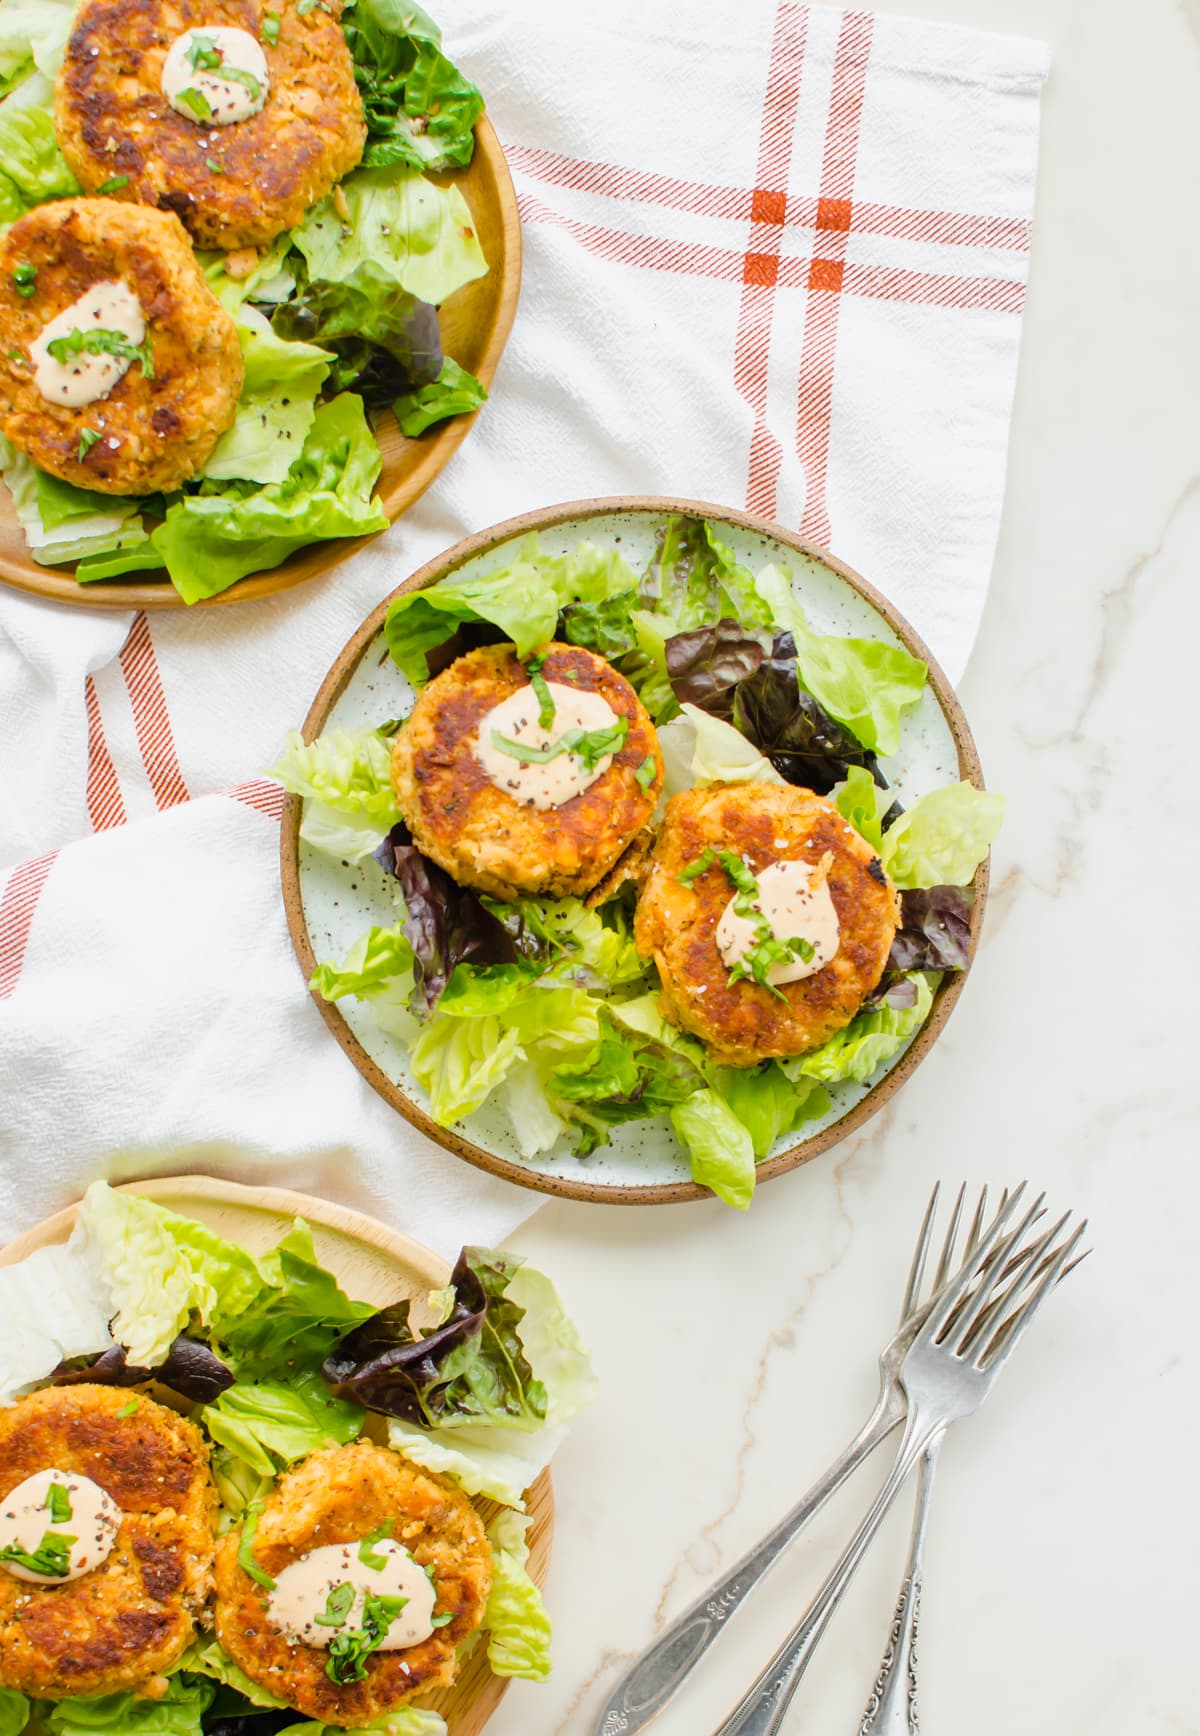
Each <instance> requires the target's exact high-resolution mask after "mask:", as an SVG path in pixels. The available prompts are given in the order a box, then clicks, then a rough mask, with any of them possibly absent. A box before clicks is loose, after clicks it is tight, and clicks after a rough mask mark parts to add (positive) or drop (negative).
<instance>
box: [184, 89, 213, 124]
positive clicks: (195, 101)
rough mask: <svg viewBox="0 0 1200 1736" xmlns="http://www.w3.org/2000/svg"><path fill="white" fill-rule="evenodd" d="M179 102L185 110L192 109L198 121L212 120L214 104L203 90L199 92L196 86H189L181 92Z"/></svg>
mask: <svg viewBox="0 0 1200 1736" xmlns="http://www.w3.org/2000/svg"><path fill="white" fill-rule="evenodd" d="M179 100H180V102H181V103H182V104H183V106H184V108H188V109H191V111H192V113H193V114H194V115H195V117H196V119H197V120H198V121H207V120H211V119H212V104H211V103H210V102H209V100H208V98H207V97H206V96H205V94H204V92H203V91H202V90H197V89H196V87H195V85H194V84H189V85H187V86H186V88H185V89H183V90H181V91H180V92H179Z"/></svg>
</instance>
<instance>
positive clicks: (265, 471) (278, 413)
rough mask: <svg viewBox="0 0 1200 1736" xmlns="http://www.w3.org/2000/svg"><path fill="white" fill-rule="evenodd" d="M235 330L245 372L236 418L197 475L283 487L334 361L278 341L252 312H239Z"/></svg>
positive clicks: (321, 353) (249, 309)
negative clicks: (280, 485)
mask: <svg viewBox="0 0 1200 1736" xmlns="http://www.w3.org/2000/svg"><path fill="white" fill-rule="evenodd" d="M237 328H238V342H239V343H240V344H241V346H242V362H243V364H244V366H245V370H246V376H245V379H244V381H243V383H242V394H241V397H240V398H239V399H238V406H237V415H236V416H235V418H234V421H233V425H232V427H230V428H227V429H226V430H225V432H224V434H222V436H221V438H220V439H219V440H218V441H217V444H216V445H215V446H214V448H213V450H212V454H211V456H210V457H209V460H208V462H207V464H205V466H204V469H203V470H202V471H201V472H200V474H201V475H202V476H207V477H211V478H212V479H213V480H214V481H219V482H230V481H242V482H282V481H283V480H284V478H285V477H286V476H287V474H288V471H289V470H290V469H291V467H292V465H293V463H294V462H295V460H296V457H297V455H298V454H299V452H300V451H301V449H302V448H303V446H304V442H305V441H306V440H307V438H308V435H309V431H310V429H311V428H312V425H313V421H314V419H315V417H316V413H317V394H318V392H319V391H320V390H321V386H322V384H323V383H324V380H325V376H326V375H327V374H328V372H329V368H330V363H331V362H332V359H333V358H332V357H331V356H330V354H329V352H328V351H327V350H322V349H318V348H317V347H316V345H315V344H306V343H301V342H299V341H298V340H296V339H291V340H288V339H285V338H279V337H276V336H275V333H274V332H273V331H272V330H271V327H270V325H269V323H268V322H267V320H265V319H264V318H263V316H262V314H260V313H259V312H258V311H257V309H255V308H252V307H242V308H239V309H238V313H237Z"/></svg>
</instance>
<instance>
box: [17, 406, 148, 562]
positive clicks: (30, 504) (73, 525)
mask: <svg viewBox="0 0 1200 1736" xmlns="http://www.w3.org/2000/svg"><path fill="white" fill-rule="evenodd" d="M0 472H2V473H3V476H4V480H5V482H6V483H7V485H8V492H9V493H10V494H11V496H12V501H13V509H14V511H15V512H16V515H17V522H18V523H19V524H20V526H21V529H22V530H23V531H24V533H25V541H26V543H27V544H28V545H29V552H30V554H31V555H32V556H33V558H34V560H35V561H37V562H38V564H39V565H40V566H57V565H59V564H60V563H61V562H63V561H74V560H79V559H82V558H84V557H85V556H88V555H100V554H110V553H111V552H112V551H113V550H116V549H129V550H136V549H137V548H138V547H139V546H140V545H145V544H146V543H147V541H148V538H147V535H146V532H145V530H144V529H143V527H142V521H141V518H140V516H139V504H140V503H139V502H138V501H136V500H126V499H123V498H122V497H121V496H120V495H107V494H91V493H89V492H88V491H87V490H86V489H82V488H74V487H72V485H71V484H70V483H69V482H58V481H57V479H56V478H54V477H47V476H45V475H44V474H43V472H41V471H39V470H38V469H37V468H36V467H35V466H34V465H33V464H32V463H31V462H30V460H29V459H28V458H27V457H26V456H25V454H24V453H23V452H19V451H18V450H17V448H16V447H15V446H12V445H10V444H9V442H8V441H7V440H5V439H3V438H2V437H0ZM43 500H45V501H46V502H47V503H48V504H50V509H51V517H52V518H54V519H55V522H54V524H52V525H48V524H47V523H46V522H45V520H44V519H43V517H42V502H43Z"/></svg>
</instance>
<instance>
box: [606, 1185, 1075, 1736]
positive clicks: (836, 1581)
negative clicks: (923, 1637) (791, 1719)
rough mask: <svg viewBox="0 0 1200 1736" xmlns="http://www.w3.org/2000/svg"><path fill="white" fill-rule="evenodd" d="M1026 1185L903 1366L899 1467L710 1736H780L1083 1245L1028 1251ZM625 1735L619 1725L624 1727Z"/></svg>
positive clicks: (939, 1301)
mask: <svg viewBox="0 0 1200 1736" xmlns="http://www.w3.org/2000/svg"><path fill="white" fill-rule="evenodd" d="M1024 1194H1025V1183H1024V1182H1022V1183H1021V1185H1020V1187H1018V1188H1017V1189H1016V1190H1015V1191H1014V1193H1013V1194H1012V1195H1011V1196H1010V1197H1009V1199H1008V1200H1007V1201H1006V1202H1005V1204H1004V1205H1003V1206H1002V1207H1001V1209H1000V1211H999V1212H998V1213H997V1214H996V1217H995V1218H994V1219H993V1221H992V1223H991V1225H990V1226H989V1228H988V1230H987V1232H986V1234H985V1235H984V1236H983V1237H982V1239H981V1240H980V1242H979V1243H978V1246H977V1247H976V1249H975V1251H974V1253H973V1255H972V1257H971V1258H970V1259H969V1260H967V1261H966V1263H965V1264H964V1265H963V1267H962V1268H961V1270H960V1271H959V1272H958V1273H957V1274H956V1275H955V1277H954V1278H953V1279H951V1281H950V1282H949V1283H948V1284H947V1285H946V1286H945V1287H944V1288H943V1289H942V1290H941V1291H940V1292H939V1293H938V1294H937V1295H936V1296H935V1297H934V1300H933V1303H932V1305H931V1306H930V1308H929V1309H928V1311H927V1312H926V1315H925V1318H924V1320H923V1321H922V1323H921V1325H920V1326H919V1328H918V1330H917V1332H916V1334H915V1336H914V1338H913V1341H912V1344H911V1346H910V1348H909V1350H908V1353H907V1355H906V1356H905V1358H904V1361H903V1363H902V1365H901V1369H900V1379H901V1382H902V1384H903V1387H904V1390H905V1392H906V1394H907V1396H908V1415H907V1418H906V1420H905V1426H904V1433H903V1435H902V1437H901V1441H900V1447H899V1450H898V1451H897V1454H896V1461H895V1463H894V1465H893V1466H892V1469H891V1471H890V1472H889V1474H888V1477H887V1480H886V1481H885V1483H884V1485H883V1488H882V1489H881V1490H880V1491H879V1494H878V1495H877V1496H876V1498H875V1500H874V1502H873V1503H872V1505H871V1508H870V1511H869V1512H868V1513H867V1516H866V1518H865V1519H864V1520H863V1521H862V1524H861V1525H860V1526H859V1527H858V1530H857V1531H856V1532H855V1534H854V1536H853V1537H852V1538H851V1540H850V1543H849V1544H848V1546H847V1548H846V1550H845V1552H844V1554H843V1555H842V1557H841V1559H840V1560H839V1562H838V1563H837V1565H836V1567H835V1568H834V1569H833V1571H832V1573H831V1574H830V1575H829V1577H828V1579H827V1580H826V1581H825V1583H824V1585H823V1586H822V1587H821V1590H820V1591H819V1592H818V1593H817V1596H816V1598H815V1599H814V1600H813V1602H812V1603H811V1604H810V1605H809V1608H808V1610H807V1611H806V1612H805V1614H804V1616H803V1617H802V1618H801V1620H800V1622H799V1623H798V1625H797V1626H796V1627H795V1629H794V1630H793V1631H792V1633H791V1634H790V1635H789V1636H788V1638H787V1639H786V1640H785V1641H784V1643H783V1645H782V1646H781V1647H780V1648H779V1650H778V1651H777V1652H776V1654H775V1656H774V1657H773V1658H772V1659H771V1662H770V1663H769V1664H768V1665H767V1667H766V1669H765V1670H763V1671H762V1672H761V1674H760V1675H759V1676H758V1677H757V1679H756V1680H755V1682H754V1683H753V1684H752V1686H751V1687H750V1688H749V1689H748V1691H747V1692H746V1693H745V1694H744V1695H743V1696H742V1698H741V1700H739V1702H738V1704H737V1705H736V1706H735V1707H734V1709H733V1711H732V1712H731V1713H730V1714H729V1716H728V1717H727V1718H726V1719H725V1720H724V1722H723V1723H722V1724H721V1725H720V1726H719V1727H718V1728H717V1730H716V1731H714V1733H713V1736H778V1732H779V1730H780V1728H781V1726H782V1723H783V1720H784V1718H785V1716H786V1714H787V1709H788V1707H789V1705H790V1704H791V1700H792V1696H793V1695H794V1693H795V1692H796V1689H797V1687H798V1686H799V1684H800V1681H801V1679H802V1677H803V1676H804V1673H805V1671H806V1670H807V1668H808V1666H809V1663H810V1662H811V1659H812V1655H813V1652H814V1651H815V1649H816V1646H817V1643H818V1641H819V1640H820V1638H821V1636H822V1635H823V1633H824V1632H825V1629H826V1628H827V1626H828V1625H829V1621H830V1618H831V1617H832V1615H833V1612H834V1610H835V1609H836V1608H837V1605H838V1603H839V1602H840V1601H841V1598H842V1595H843V1593H844V1592H845V1590H846V1587H847V1586H848V1585H849V1584H850V1581H851V1580H852V1579H853V1577H854V1574H855V1572H856V1570H857V1568H858V1566H859V1564H860V1562H861V1561H862V1559H863V1557H864V1555H865V1554H866V1552H867V1549H868V1547H869V1545H870V1543H871V1541H872V1539H873V1538H874V1536H875V1533H876V1531H877V1530H878V1529H879V1526H880V1524H881V1523H882V1521H883V1518H884V1516H885V1515H886V1513H887V1512H888V1509H889V1508H890V1507H891V1505H892V1502H893V1501H894V1500H895V1498H896V1496H897V1494H898V1493H899V1491H900V1489H901V1488H902V1487H903V1484H904V1481H905V1479H906V1478H907V1476H908V1474H909V1472H910V1471H911V1470H912V1469H913V1466H914V1465H915V1464H916V1463H917V1462H918V1460H919V1459H920V1458H921V1456H922V1454H923V1453H924V1452H925V1451H926V1449H927V1448H928V1447H929V1446H931V1445H932V1444H933V1442H934V1441H936V1440H938V1439H939V1438H940V1437H941V1435H942V1434H943V1432H944V1431H945V1430H946V1428H947V1427H948V1426H949V1425H950V1424H951V1423H952V1422H956V1421H957V1420H958V1419H959V1418H961V1417H965V1416H970V1415H971V1413H972V1412H973V1411H975V1410H977V1409H978V1408H979V1406H980V1405H981V1404H982V1403H983V1400H984V1399H985V1398H986V1396H987V1394H988V1392H989V1391H990V1389H991V1386H992V1383H993V1381H994V1380H995V1378H996V1376H997V1375H998V1374H999V1372H1000V1370H1001V1368H1003V1366H1004V1364H1005V1363H1006V1362H1007V1360H1008V1358H1009V1356H1010V1355H1011V1354H1012V1352H1013V1350H1014V1348H1015V1347H1016V1344H1017V1342H1018V1340H1019V1339H1020V1337H1021V1335H1022V1334H1023V1333H1024V1331H1025V1329H1026V1328H1027V1327H1028V1326H1029V1324H1030V1323H1031V1322H1032V1320H1033V1318H1034V1316H1035V1315H1036V1314H1037V1312H1038V1310H1039V1309H1040V1308H1041V1305H1042V1303H1043V1302H1044V1301H1045V1299H1046V1297H1047V1296H1048V1295H1049V1293H1050V1291H1051V1290H1052V1289H1053V1287H1054V1285H1055V1284H1056V1283H1057V1282H1058V1280H1059V1278H1060V1277H1061V1276H1062V1274H1063V1272H1064V1271H1065V1270H1066V1267H1067V1265H1068V1264H1069V1262H1070V1261H1071V1258H1072V1255H1073V1254H1074V1253H1075V1250H1076V1248H1077V1247H1078V1246H1079V1241H1080V1238H1081V1237H1082V1235H1083V1233H1084V1230H1085V1228H1086V1223H1080V1224H1079V1225H1078V1226H1077V1227H1076V1228H1075V1229H1074V1230H1073V1231H1072V1232H1071V1234H1070V1235H1069V1236H1067V1238H1066V1240H1065V1241H1064V1242H1062V1243H1058V1237H1059V1236H1060V1235H1061V1233H1062V1231H1063V1230H1064V1229H1065V1227H1066V1225H1067V1223H1068V1220H1069V1218H1070V1213H1069V1212H1067V1213H1064V1215H1063V1216H1062V1217H1061V1218H1060V1219H1059V1220H1058V1222H1057V1223H1055V1224H1053V1225H1052V1226H1051V1228H1050V1229H1049V1230H1047V1231H1045V1233H1044V1234H1043V1235H1041V1236H1039V1237H1038V1238H1037V1239H1036V1241H1034V1242H1032V1243H1030V1244H1028V1245H1023V1238H1024V1237H1025V1236H1026V1234H1027V1233H1028V1231H1029V1230H1030V1228H1031V1227H1032V1225H1033V1224H1034V1223H1035V1222H1036V1221H1037V1219H1038V1218H1039V1217H1040V1216H1042V1215H1043V1213H1042V1203H1043V1200H1044V1197H1045V1196H1044V1195H1042V1196H1039V1198H1038V1199H1037V1200H1036V1201H1035V1202H1034V1204H1033V1205H1032V1206H1031V1207H1030V1208H1029V1209H1028V1211H1026V1213H1025V1214H1024V1216H1023V1217H1022V1218H1021V1220H1020V1222H1019V1223H1018V1224H1017V1226H1016V1228H1015V1229H1012V1228H1010V1227H1009V1226H1010V1225H1011V1223H1012V1220H1013V1217H1014V1215H1015V1213H1016V1209H1017V1206H1018V1205H1019V1204H1020V1202H1021V1200H1022V1199H1023V1197H1024ZM618 1728H619V1727H618Z"/></svg>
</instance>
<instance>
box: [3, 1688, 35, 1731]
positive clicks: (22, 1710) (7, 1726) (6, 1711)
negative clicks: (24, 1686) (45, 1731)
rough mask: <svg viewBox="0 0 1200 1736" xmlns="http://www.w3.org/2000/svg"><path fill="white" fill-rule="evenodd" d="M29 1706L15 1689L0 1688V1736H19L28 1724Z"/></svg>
mask: <svg viewBox="0 0 1200 1736" xmlns="http://www.w3.org/2000/svg"><path fill="white" fill-rule="evenodd" d="M29 1712H30V1706H29V1701H28V1700H27V1699H26V1697H25V1695H24V1694H18V1692H17V1690H16V1689H15V1688H0V1736H20V1733H21V1731H22V1730H23V1729H24V1728H25V1726H26V1724H28V1722H29Z"/></svg>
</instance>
